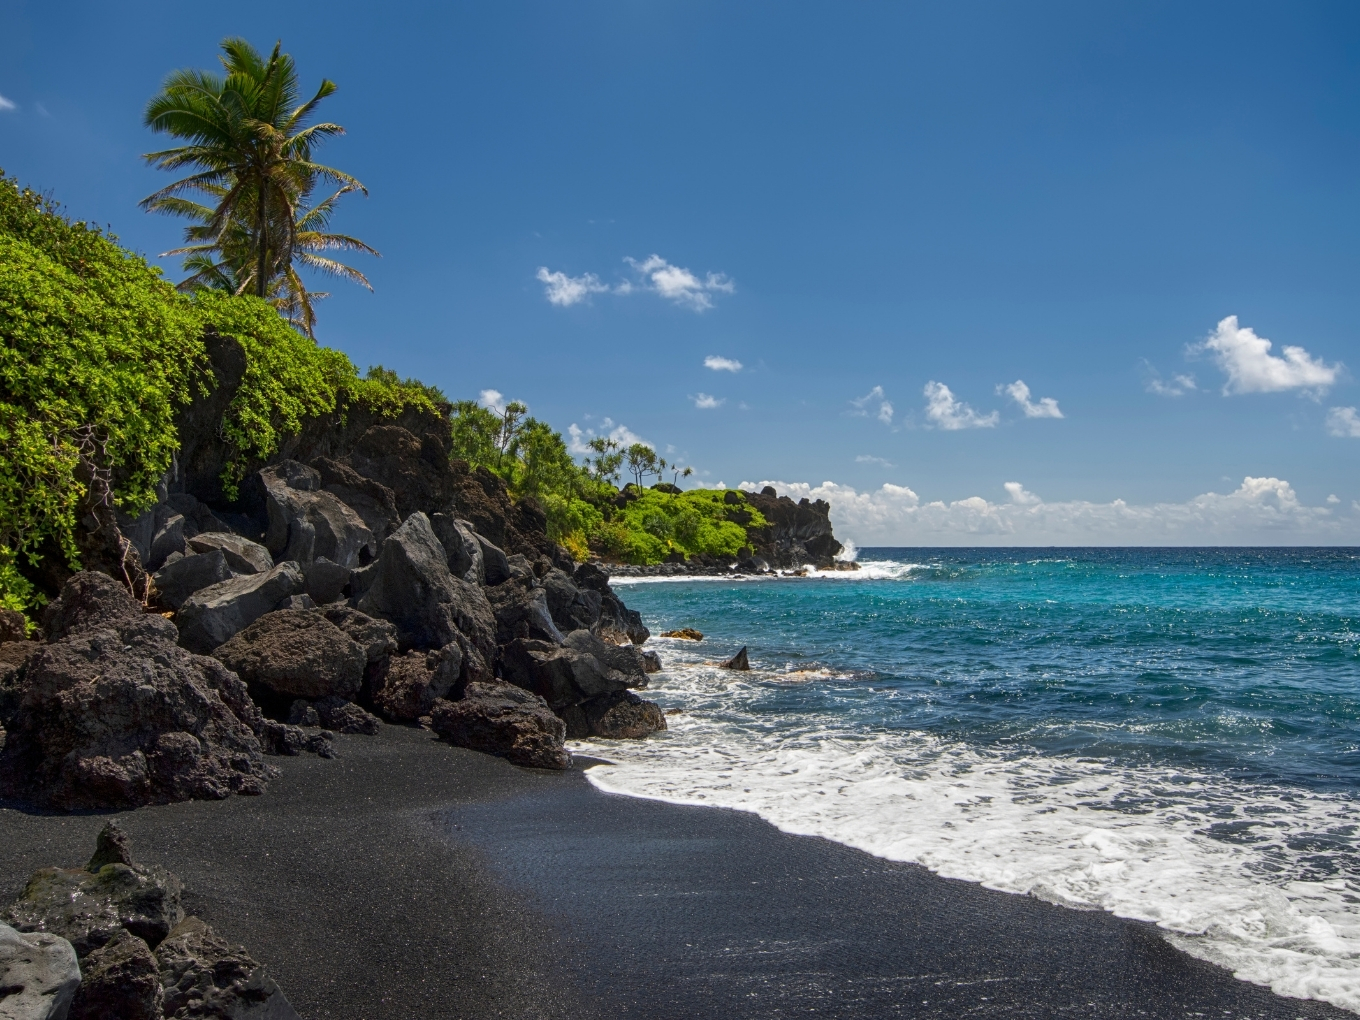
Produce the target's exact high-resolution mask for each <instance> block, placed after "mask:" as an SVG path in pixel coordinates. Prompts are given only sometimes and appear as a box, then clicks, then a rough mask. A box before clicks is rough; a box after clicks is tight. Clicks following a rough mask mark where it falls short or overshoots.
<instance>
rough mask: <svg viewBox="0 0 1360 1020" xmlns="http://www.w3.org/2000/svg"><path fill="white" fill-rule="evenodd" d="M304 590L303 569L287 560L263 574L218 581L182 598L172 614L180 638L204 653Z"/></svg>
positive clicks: (189, 647) (187, 646)
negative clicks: (174, 614) (174, 615)
mask: <svg viewBox="0 0 1360 1020" xmlns="http://www.w3.org/2000/svg"><path fill="white" fill-rule="evenodd" d="M302 589H303V577H302V571H301V570H300V569H299V567H298V565H297V564H296V563H295V562H293V561H291V560H289V561H286V562H283V563H280V564H279V565H278V566H276V567H274V569H273V570H269V571H266V572H265V573H263V574H249V575H247V576H245V577H233V578H232V579H231V580H229V581H220V582H218V583H217V584H214V585H212V586H210V587H208V588H204V589H203V590H201V591H198V592H195V593H194V594H193V595H191V596H190V597H189V598H187V599H185V601H184V604H183V605H181V606H180V608H179V613H178V614H177V615H176V617H175V624H176V626H178V627H179V634H180V641H181V642H182V643H183V644H184V647H185V648H188V649H190V650H192V651H195V652H201V653H203V654H205V655H206V654H207V653H208V652H211V651H212V650H213V649H214V648H216V647H217V646H218V645H221V644H224V643H225V642H227V641H229V640H231V638H232V636H233V635H235V634H236V632H237V631H239V630H241V629H243V628H245V627H249V626H250V625H251V624H252V623H254V622H255V621H256V620H258V619H259V618H260V617H261V616H264V614H265V613H268V612H270V611H271V610H272V609H273V608H274V607H275V606H277V605H278V604H279V603H280V602H283V601H284V600H285V599H287V598H288V597H289V596H292V595H297V594H299V593H300V592H301V591H302Z"/></svg>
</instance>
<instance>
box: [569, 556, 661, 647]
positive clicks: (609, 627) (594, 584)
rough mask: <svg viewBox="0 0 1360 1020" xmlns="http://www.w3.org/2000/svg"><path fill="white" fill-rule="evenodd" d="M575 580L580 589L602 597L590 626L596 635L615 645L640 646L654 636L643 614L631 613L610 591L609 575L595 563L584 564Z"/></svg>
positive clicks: (634, 610)
mask: <svg viewBox="0 0 1360 1020" xmlns="http://www.w3.org/2000/svg"><path fill="white" fill-rule="evenodd" d="M572 580H573V581H574V582H575V584H576V586H577V588H579V589H582V590H584V591H593V592H595V593H597V594H598V595H599V596H600V615H599V616H598V617H597V618H596V620H595V621H594V622H593V623H592V624H591V626H590V629H591V631H592V632H593V633H595V634H596V635H598V636H599V637H601V638H603V639H604V640H605V641H611V642H613V643H614V644H623V643H624V642H631V643H632V644H635V645H640V644H642V643H643V642H644V641H646V640H647V639H648V638H649V637H651V636H652V632H651V631H650V630H648V629H647V628H646V626H645V625H644V624H643V622H642V614H641V613H639V612H638V611H637V610H636V609H629V608H628V607H627V606H625V605H624V604H623V602H622V600H620V599H619V597H618V596H617V595H615V594H614V590H613V589H612V588H610V587H609V575H608V574H606V573H605V572H604V571H603V570H601V569H600V568H599V567H597V566H595V565H594V564H593V563H582V564H581V565H580V566H579V567H577V568H576V573H575V575H574V576H573V578H572Z"/></svg>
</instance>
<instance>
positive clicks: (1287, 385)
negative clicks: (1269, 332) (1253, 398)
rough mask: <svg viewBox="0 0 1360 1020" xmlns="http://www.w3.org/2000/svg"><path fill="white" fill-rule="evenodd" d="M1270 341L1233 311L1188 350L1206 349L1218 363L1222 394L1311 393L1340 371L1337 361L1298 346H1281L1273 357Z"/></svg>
mask: <svg viewBox="0 0 1360 1020" xmlns="http://www.w3.org/2000/svg"><path fill="white" fill-rule="evenodd" d="M1272 346H1273V344H1272V343H1271V342H1270V341H1269V340H1267V339H1266V338H1265V337H1262V336H1257V335H1256V333H1255V332H1254V331H1253V330H1251V329H1250V328H1248V327H1244V326H1239V325H1238V323H1237V316H1236V315H1229V316H1228V317H1227V318H1226V319H1223V320H1222V321H1221V322H1219V324H1218V328H1217V329H1215V330H1214V332H1213V333H1211V334H1210V335H1209V336H1208V337H1207V338H1206V339H1205V340H1204V342H1203V343H1200V344H1196V345H1194V346H1193V347H1192V348H1191V352H1192V353H1197V352H1205V353H1208V354H1209V355H1210V356H1212V357H1213V359H1214V360H1215V361H1216V362H1217V363H1218V367H1219V368H1221V369H1222V370H1223V372H1224V374H1225V375H1227V377H1228V379H1227V382H1225V383H1224V384H1223V394H1224V396H1228V395H1230V394H1235V393H1279V392H1281V391H1284V390H1302V391H1303V392H1305V393H1312V394H1314V395H1316V394H1321V393H1323V392H1325V391H1326V390H1327V388H1328V387H1330V386H1331V385H1332V384H1333V383H1335V382H1336V380H1337V377H1338V376H1340V374H1341V364H1340V363H1339V362H1338V363H1337V364H1335V365H1328V364H1326V363H1325V362H1323V361H1322V360H1321V359H1318V358H1314V357H1313V356H1312V355H1311V354H1309V353H1308V352H1307V351H1306V350H1304V349H1303V348H1302V347H1293V346H1284V347H1281V348H1280V353H1281V354H1283V355H1284V357H1277V356H1276V355H1274V354H1271V353H1270V349H1271V347H1272Z"/></svg>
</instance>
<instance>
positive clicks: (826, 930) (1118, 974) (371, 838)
mask: <svg viewBox="0 0 1360 1020" xmlns="http://www.w3.org/2000/svg"><path fill="white" fill-rule="evenodd" d="M337 749H338V751H339V753H340V758H339V759H337V760H329V761H328V760H324V759H320V758H315V757H312V756H302V757H297V758H287V759H282V760H281V761H280V762H279V764H280V765H281V767H282V771H283V775H282V777H281V778H280V779H279V780H277V781H275V782H274V783H271V785H270V790H269V792H268V793H266V794H265V795H264V796H262V797H255V798H246V797H233V798H231V799H229V800H226V801H222V802H204V801H194V802H186V803H180V804H173V805H164V806H155V807H146V808H140V809H137V810H134V811H124V812H118V813H117V817H118V819H119V822H120V824H121V825H123V827H124V828H125V829H126V830H127V831H128V833H129V834H130V835H131V837H132V840H133V845H134V850H135V852H136V854H137V856H138V858H139V859H141V860H144V861H146V862H147V863H159V864H163V865H165V866H166V867H168V868H170V869H171V870H172V871H175V872H176V873H177V874H179V875H180V877H181V878H182V879H183V880H184V883H185V886H186V896H185V906H186V909H187V910H188V911H189V912H190V913H195V914H198V915H199V916H202V917H203V918H204V919H205V920H206V921H208V923H210V924H212V925H213V926H214V927H215V928H217V929H218V931H219V932H221V933H222V935H223V936H224V937H226V938H228V939H230V940H232V941H237V942H241V943H243V944H244V945H245V946H246V948H247V950H248V951H250V952H251V954H252V955H254V956H255V957H256V959H258V960H260V961H261V962H262V963H264V964H265V965H266V966H268V968H269V970H270V972H271V974H272V975H273V976H274V978H275V979H276V980H277V981H278V982H279V984H280V986H281V987H282V988H283V990H284V992H285V994H286V995H287V996H288V997H289V999H290V1001H291V1002H292V1003H293V1005H294V1007H295V1008H296V1009H297V1010H298V1012H299V1013H300V1014H301V1015H302V1016H303V1017H306V1018H308V1020H312V1018H317V1020H320V1018H344V1020H360V1018H368V1020H371V1018H380V1017H388V1016H391V1017H398V1016H407V1015H458V1016H462V1017H467V1018H477V1017H495V1016H524V1017H564V1018H565V1017H582V1018H590V1017H597V1016H598V1017H616V1016H629V1015H632V1016H648V1017H659V1018H667V1017H676V1018H679V1017H707V1016H712V1017H767V1016H768V1017H774V1016H785V1015H788V1014H790V1013H792V1012H807V1011H809V1010H812V1009H815V1010H816V1012H817V1013H818V1014H819V1015H823V1016H825V1015H831V1016H845V1017H850V1016H856V1017H864V1016H956V1015H958V1014H959V1012H961V1011H963V1010H967V1011H969V1012H981V1013H983V1014H984V1015H986V1014H991V1013H993V1012H995V1013H997V1014H999V1013H1002V1012H1004V1013H1006V1014H1007V1015H1008V1016H1015V1015H1020V1016H1034V1017H1043V1016H1051V1015H1057V1014H1059V1013H1066V1012H1074V1013H1079V1014H1081V1015H1089V1014H1091V1013H1093V1012H1094V1013H1099V1014H1100V1015H1129V1016H1165V1017H1172V1016H1175V1017H1181V1016H1184V1015H1185V1012H1186V1011H1187V1010H1202V1011H1203V1010H1209V1009H1212V1010H1213V1012H1214V1015H1218V1016H1246V1015H1250V1016H1253V1017H1259V1016H1265V1017H1280V1018H1286V1017H1288V1018H1295V1017H1307V1018H1309V1020H1313V1018H1336V1020H1341V1018H1345V1017H1351V1016H1353V1015H1354V1014H1351V1013H1348V1012H1346V1011H1344V1010H1341V1009H1338V1008H1336V1007H1333V1006H1329V1005H1326V1004H1324V1003H1320V1002H1315V1001H1307V1000H1297V999H1286V998H1283V997H1279V996H1276V995H1274V994H1273V993H1272V992H1270V991H1269V990H1268V989H1265V988H1261V987H1259V986H1256V985H1251V984H1247V983H1245V982H1241V981H1238V980H1236V979H1235V978H1233V977H1232V976H1231V975H1230V974H1229V973H1228V972H1227V971H1225V970H1222V969H1220V968H1217V967H1214V966H1213V965H1211V964H1208V963H1205V962H1202V961H1200V960H1197V959H1195V958H1193V957H1191V956H1189V955H1187V954H1185V953H1182V952H1181V951H1179V950H1177V949H1175V948H1173V947H1172V946H1171V945H1170V944H1169V943H1168V942H1166V940H1165V939H1163V938H1162V936H1161V934H1160V933H1159V932H1158V931H1157V929H1155V928H1154V927H1152V926H1151V925H1147V924H1143V923H1140V922H1132V921H1124V920H1120V919H1119V918H1116V917H1114V916H1113V915H1110V914H1105V913H1098V912H1084V911H1075V910H1071V909H1068V908H1063V907H1057V906H1053V905H1051V904H1048V903H1044V902H1041V901H1039V900H1035V899H1031V898H1028V897H1021V896H1015V895H1011V894H1007V893H1000V892H992V891H989V890H986V889H983V888H982V887H980V886H977V885H974V884H972V883H967V882H960V881H956V880H950V879H943V878H939V877H937V876H935V875H932V874H931V873H929V872H928V871H927V870H926V869H924V868H922V867H920V866H917V865H906V864H895V863H892V862H888V861H884V860H882V859H879V858H875V857H871V856H870V855H868V854H865V853H862V852H860V851H857V850H852V849H850V848H848V847H845V846H842V845H840V844H836V843H832V842H829V841H827V840H822V839H818V838H812V837H802V836H792V835H788V834H785V833H782V832H779V831H778V830H777V829H775V828H774V827H773V826H770V825H768V824H767V823H765V822H763V821H761V820H760V819H759V818H757V817H756V816H754V815H750V814H746V813H743V812H736V811H729V810H713V809H711V808H703V807H683V806H677V805H672V804H665V803H661V802H655V801H648V800H643V799H639V798H632V797H623V796H617V795H610V794H605V793H602V792H600V791H598V790H596V789H595V788H594V787H593V786H592V785H591V784H590V783H589V781H588V779H587V778H586V776H585V774H584V772H583V771H581V769H580V768H579V767H578V768H576V769H573V770H571V771H569V772H565V773H552V772H540V771H533V770H524V769H518V768H515V767H514V766H511V765H509V764H508V763H506V762H504V761H502V760H500V759H495V758H489V757H487V756H484V755H480V754H477V753H475V752H470V751H466V750H462V749H459V748H454V747H450V746H448V745H447V744H442V743H439V742H437V741H435V740H434V738H433V737H432V735H431V734H429V733H427V732H425V731H422V730H416V729H406V728H401V727H391V726H389V727H384V729H383V731H382V732H381V733H380V734H379V735H378V736H377V737H362V736H340V737H338V738H337ZM580 764H583V765H588V764H589V761H588V760H584V759H583V760H582V761H581V762H580ZM112 814H113V813H108V814H86V815H41V814H29V813H24V812H22V811H19V810H16V809H13V808H7V807H6V808H0V845H3V846H4V847H5V848H6V851H7V852H6V853H5V854H4V855H3V857H0V891H2V892H3V894H4V895H5V896H6V897H7V898H8V897H12V896H13V895H15V894H17V892H18V890H19V888H20V887H21V886H22V884H23V882H24V881H25V880H26V879H27V877H28V875H29V874H30V873H31V872H32V871H33V870H36V869H37V868H39V867H45V866H48V865H62V866H74V865H78V864H79V863H80V862H82V861H83V860H84V859H85V858H86V857H87V856H88V854H89V847H90V846H91V845H93V837H94V834H95V833H96V832H97V831H98V829H99V828H100V827H101V826H102V825H103V824H104V822H105V821H106V820H108V818H109V817H111V816H112ZM7 902H8V899H7Z"/></svg>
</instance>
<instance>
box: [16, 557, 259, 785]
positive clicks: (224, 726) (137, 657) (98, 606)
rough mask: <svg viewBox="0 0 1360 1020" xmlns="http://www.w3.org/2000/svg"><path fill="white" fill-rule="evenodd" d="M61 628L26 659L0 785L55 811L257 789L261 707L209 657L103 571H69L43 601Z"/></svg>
mask: <svg viewBox="0 0 1360 1020" xmlns="http://www.w3.org/2000/svg"><path fill="white" fill-rule="evenodd" d="M47 622H48V625H49V627H48V629H49V631H50V632H51V633H54V634H62V635H64V636H62V637H60V638H59V639H57V640H56V641H53V642H52V643H50V644H46V645H43V646H41V647H39V648H38V650H37V651H36V652H34V653H33V655H32V656H31V657H30V658H29V660H28V664H27V666H26V667H25V669H24V673H23V677H22V680H21V681H20V682H19V683H18V685H17V688H16V692H15V694H16V697H15V705H14V709H13V712H12V714H11V716H10V719H9V723H10V724H11V725H10V726H8V727H7V728H8V730H9V732H8V735H7V739H6V743H5V746H4V750H3V752H0V788H3V789H5V790H7V791H8V793H9V795H10V796H14V797H16V798H19V799H25V800H27V799H32V800H36V801H37V802H39V803H44V804H48V805H50V806H52V807H57V808H63V809H67V810H70V809H77V808H104V807H132V806H136V805H140V804H151V803H167V802H170V801H177V800H188V799H191V798H209V799H215V798H221V797H226V796H228V795H229V794H231V793H260V792H263V790H264V784H265V781H266V780H267V779H268V778H269V777H270V775H271V773H272V770H271V769H270V768H269V766H267V765H266V764H265V763H264V761H263V759H262V758H261V747H260V743H259V741H258V739H257V738H256V734H255V730H256V728H257V727H258V725H259V714H258V711H257V710H256V708H255V706H254V705H253V704H252V703H251V701H250V698H249V696H248V694H247V693H246V689H245V685H244V684H243V683H242V682H241V681H240V679H239V678H238V677H237V676H236V675H235V674H234V673H232V672H230V671H229V670H227V669H226V668H225V667H224V666H222V664H221V663H219V662H217V661H216V660H214V659H209V658H205V657H203V656H198V655H194V654H192V653H191V652H188V651H186V650H185V649H183V648H180V647H179V646H178V645H176V644H175V638H176V637H177V634H176V632H175V628H174V625H173V624H171V623H170V622H169V621H168V620H164V619H162V618H161V617H159V616H156V615H149V614H146V613H144V612H143V611H142V608H141V606H140V605H138V604H137V603H136V602H135V601H134V600H133V599H132V598H131V596H129V595H128V594H127V592H126V591H124V590H123V589H122V587H121V586H120V585H119V584H118V583H117V582H116V581H114V580H113V579H112V578H109V577H106V576H105V575H102V574H92V573H81V574H76V575H75V576H73V577H72V578H71V580H70V581H69V582H68V583H67V585H66V587H65V588H64V589H63V592H62V596H61V598H60V599H58V600H57V601H56V602H55V603H53V605H52V607H51V608H50V612H49V615H48V617H47Z"/></svg>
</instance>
